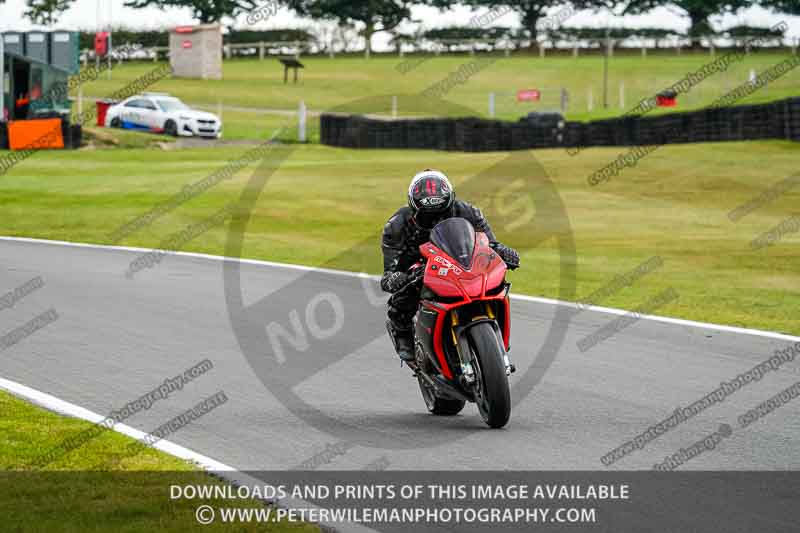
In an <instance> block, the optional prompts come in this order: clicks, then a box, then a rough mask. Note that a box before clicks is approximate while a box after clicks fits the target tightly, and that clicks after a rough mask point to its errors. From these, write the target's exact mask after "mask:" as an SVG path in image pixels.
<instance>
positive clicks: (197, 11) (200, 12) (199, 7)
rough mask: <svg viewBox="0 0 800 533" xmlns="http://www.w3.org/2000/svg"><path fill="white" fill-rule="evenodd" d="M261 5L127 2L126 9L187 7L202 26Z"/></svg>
mask: <svg viewBox="0 0 800 533" xmlns="http://www.w3.org/2000/svg"><path fill="white" fill-rule="evenodd" d="M260 4H262V2H261V1H259V0H128V1H127V2H125V6H126V7H132V8H135V9H139V8H143V7H150V6H155V7H159V8H162V9H163V8H167V7H188V8H190V9H191V10H192V16H193V17H194V18H196V19H197V20H199V21H200V22H201V23H202V24H207V23H210V22H220V21H221V20H222V18H223V17H230V18H234V17H236V16H237V15H240V14H242V13H246V12H248V11H253V10H254V9H256V8H257V7H259V5H260Z"/></svg>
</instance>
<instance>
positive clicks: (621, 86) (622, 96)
mask: <svg viewBox="0 0 800 533" xmlns="http://www.w3.org/2000/svg"><path fill="white" fill-rule="evenodd" d="M619 108H620V109H625V82H624V81H621V82H619Z"/></svg>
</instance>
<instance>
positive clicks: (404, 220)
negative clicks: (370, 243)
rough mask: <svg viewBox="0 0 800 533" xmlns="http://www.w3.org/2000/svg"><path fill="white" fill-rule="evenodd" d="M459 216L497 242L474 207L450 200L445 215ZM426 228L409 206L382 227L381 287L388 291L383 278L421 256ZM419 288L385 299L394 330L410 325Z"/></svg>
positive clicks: (491, 242)
mask: <svg viewBox="0 0 800 533" xmlns="http://www.w3.org/2000/svg"><path fill="white" fill-rule="evenodd" d="M451 217H461V218H465V219H467V220H468V221H469V222H470V223H471V224H472V227H473V228H475V231H482V232H484V233H485V234H486V236H487V237H488V238H489V243H490V244H497V239H496V238H495V236H494V233H493V232H492V228H491V227H489V223H488V222H487V221H486V218H484V216H483V213H481V210H480V209H478V208H477V207H475V206H473V205H471V204H469V203H467V202H463V201H461V200H456V201H455V202H454V203H453V207H452V213H451V214H450V215H449V216H448V217H444V218H451ZM429 237H430V230H426V229H424V228H421V227H419V226H418V225H417V224H416V222H414V219H413V216H412V212H411V208H409V207H401V208H400V209H398V210H397V212H396V213H395V214H394V215H393V216H392V218H390V219H389V221H388V222H387V223H386V225H385V226H384V227H383V241H382V243H381V249H382V250H383V277H382V278H381V288H382V289H383V290H384V291H386V292H391V291H390V290H389V289H388V287H387V285H386V280H387V278H388V277H389V276H390V275H391V274H393V273H394V272H406V271H407V270H408V268H409V267H410V266H411V265H413V264H414V263H416V262H417V261H419V260H420V259H422V255H421V254H420V253H419V246H420V245H421V244H424V243H426V242H428V240H429ZM420 289H421V287H413V288H412V287H409V288H408V289H406V290H401V291H399V292H396V293H394V294H392V296H391V297H390V298H389V313H388V314H389V320H390V321H391V322H392V325H393V326H394V327H395V328H396V329H398V330H408V329H410V328H411V323H412V318H413V317H414V314H415V313H416V312H417V307H418V306H419V300H420Z"/></svg>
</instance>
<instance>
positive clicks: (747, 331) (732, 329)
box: [0, 236, 800, 342]
mask: <svg viewBox="0 0 800 533" xmlns="http://www.w3.org/2000/svg"><path fill="white" fill-rule="evenodd" d="M0 241H9V242H25V243H33V244H43V245H53V246H69V247H74V248H90V249H98V250H114V251H122V252H137V253H147V252H152V251H153V248H135V247H130V246H109V245H104V244H88V243H81V242H69V241H53V240H47V239H31V238H27V237H2V236H0ZM164 253H165V254H166V255H175V256H179V257H192V258H198V259H207V260H210V261H238V262H239V263H242V264H246V265H258V266H267V267H274V268H283V269H288V270H300V271H304V272H321V273H324V274H335V275H340V276H350V277H361V278H369V279H375V280H377V279H380V276H374V275H370V274H366V273H363V272H350V271H347V270H333V269H329V268H316V267H310V266H305V265H295V264H291V263H276V262H272V261H262V260H259V259H241V258H230V257H224V256H221V255H211V254H201V253H195V252H175V251H171V250H164ZM511 297H512V298H514V299H516V300H521V301H526V302H535V303H541V304H547V305H560V306H564V307H570V308H573V309H583V310H589V311H595V312H598V313H606V314H610V315H617V316H622V315H626V314H629V313H631V311H626V310H625V309H615V308H613V307H600V306H594V305H580V304H577V303H573V302H565V301H561V300H556V299H553V298H542V297H539V296H527V295H524V294H512V295H511ZM638 318H639V319H640V320H651V321H654V322H661V323H664V324H673V325H678V326H687V327H692V328H700V329H712V330H716V331H724V332H727V333H736V334H740V335H754V336H757V337H768V338H771V339H780V340H785V341H791V342H800V337H797V336H794V335H787V334H785V333H777V332H774V331H764V330H760V329H751V328H741V327H737V326H725V325H722V324H711V323H708V322H697V321H694V320H684V319H682V318H671V317H666V316H658V315H639V317H638Z"/></svg>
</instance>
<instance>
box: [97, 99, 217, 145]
mask: <svg viewBox="0 0 800 533" xmlns="http://www.w3.org/2000/svg"><path fill="white" fill-rule="evenodd" d="M105 125H106V127H107V128H126V129H136V130H146V131H152V132H154V133H166V134H167V135H172V136H175V137H177V136H178V135H181V136H184V137H193V136H197V137H210V138H214V139H218V138H220V137H221V136H222V121H221V120H220V119H219V117H217V116H216V115H214V114H213V113H207V112H205V111H198V110H196V109H192V108H190V107H189V106H187V105H186V104H184V103H183V102H181V101H180V100H179V99H177V98H175V97H174V96H169V95H168V94H162V93H143V94H139V95H136V96H131V97H130V98H127V99H125V100H123V101H122V102H120V103H118V104H115V105H113V106H111V107H109V108H108V110H107V112H106V119H105Z"/></svg>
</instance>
